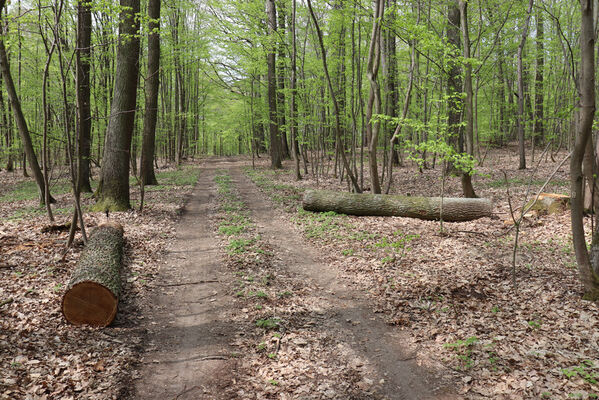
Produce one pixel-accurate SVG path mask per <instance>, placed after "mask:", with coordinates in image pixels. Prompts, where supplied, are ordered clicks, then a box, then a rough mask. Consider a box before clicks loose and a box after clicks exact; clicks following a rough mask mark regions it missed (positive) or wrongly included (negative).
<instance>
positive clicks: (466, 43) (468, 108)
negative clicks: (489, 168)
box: [460, 1, 477, 198]
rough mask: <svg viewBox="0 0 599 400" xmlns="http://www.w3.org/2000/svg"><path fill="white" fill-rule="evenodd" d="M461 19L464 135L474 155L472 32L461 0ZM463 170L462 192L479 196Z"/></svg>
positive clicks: (465, 8)
mask: <svg viewBox="0 0 599 400" xmlns="http://www.w3.org/2000/svg"><path fill="white" fill-rule="evenodd" d="M460 20H461V26H462V47H463V54H464V59H465V62H464V92H465V93H466V98H465V99H464V122H465V124H466V125H465V127H464V137H465V139H466V153H468V155H470V156H474V112H473V107H472V97H473V93H472V63H471V62H470V34H469V32H468V3H467V2H466V1H460ZM461 172H462V192H463V194H464V197H469V198H473V197H477V196H476V193H475V192H474V187H472V175H471V174H472V172H471V171H469V170H468V171H461Z"/></svg>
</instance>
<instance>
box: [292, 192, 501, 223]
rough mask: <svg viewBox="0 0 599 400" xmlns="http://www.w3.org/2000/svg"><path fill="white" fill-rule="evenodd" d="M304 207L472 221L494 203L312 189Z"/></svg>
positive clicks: (489, 211) (482, 214) (350, 213)
mask: <svg viewBox="0 0 599 400" xmlns="http://www.w3.org/2000/svg"><path fill="white" fill-rule="evenodd" d="M302 206H303V208H304V210H306V211H321V212H324V211H335V212H337V213H341V214H348V215H371V216H394V217H410V218H419V219H425V220H438V219H440V217H441V210H443V214H442V217H443V221H446V222H458V221H471V220H474V219H477V218H482V217H489V216H491V215H492V213H493V205H492V203H491V201H490V200H488V199H461V198H443V199H442V198H441V197H412V196H397V195H387V194H355V193H343V192H334V191H328V190H308V191H306V193H305V194H304V199H303V202H302Z"/></svg>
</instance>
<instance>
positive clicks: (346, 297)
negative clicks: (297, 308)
mask: <svg viewBox="0 0 599 400" xmlns="http://www.w3.org/2000/svg"><path fill="white" fill-rule="evenodd" d="M229 172H230V174H231V176H232V177H233V182H234V183H235V184H236V186H237V189H238V190H239V193H240V195H241V197H242V199H243V201H244V202H245V203H246V204H247V205H248V207H249V210H250V211H251V213H252V217H253V220H254V222H255V223H256V224H257V226H258V228H259V230H260V231H261V232H262V233H263V234H264V236H265V239H266V240H267V241H268V242H269V244H270V245H271V246H272V247H273V248H274V250H275V254H277V256H278V264H279V265H278V266H277V267H278V268H281V269H286V270H287V271H288V272H289V274H290V275H296V276H297V277H298V279H305V280H307V281H309V282H311V283H313V284H315V285H316V286H318V287H320V288H321V289H322V290H321V292H322V293H321V294H320V295H321V296H322V297H323V299H324V300H325V302H326V303H328V304H329V309H328V310H327V318H324V319H322V320H321V324H322V325H321V326H320V327H315V328H316V329H321V330H329V331H330V332H332V333H333V334H334V336H335V337H336V338H337V339H338V341H339V342H341V343H344V344H346V345H348V346H350V347H351V348H352V349H353V350H354V351H355V352H356V353H357V354H360V355H361V357H363V358H365V359H366V360H368V362H369V363H370V365H371V366H373V367H374V370H375V371H376V372H375V376H373V378H374V379H373V381H374V384H375V392H378V393H380V394H381V395H382V396H383V397H384V398H388V399H410V400H414V399H418V400H423V399H458V398H460V397H459V396H457V395H454V394H452V391H451V390H450V388H449V387H448V386H447V384H446V383H443V382H442V380H440V379H439V378H438V377H436V376H434V374H433V373H430V372H428V371H425V370H424V369H423V368H421V367H419V366H418V365H417V364H416V363H415V362H414V361H413V360H412V359H413V358H414V357H413V353H411V352H410V351H409V350H407V349H406V348H405V346H404V345H403V342H405V336H403V334H402V333H401V332H400V331H398V330H397V329H394V328H393V327H390V326H388V325H387V324H385V322H384V321H383V320H382V319H381V318H378V317H377V316H376V315H375V314H374V313H373V312H372V310H371V307H370V305H369V304H368V302H367V299H366V298H365V296H364V294H363V293H360V292H359V291H358V290H357V289H354V288H351V287H348V286H347V285H345V284H344V281H343V279H342V278H341V277H340V276H339V271H336V270H335V269H334V267H331V266H328V265H326V264H325V263H323V262H321V261H319V256H318V255H317V254H316V252H315V251H314V250H313V249H311V248H310V246H309V245H306V244H304V241H303V238H302V237H301V236H300V235H299V234H298V233H297V232H296V231H295V230H294V229H293V227H292V225H291V224H290V223H289V222H287V221H285V220H284V219H283V217H282V216H281V215H278V213H277V212H276V211H275V209H274V207H273V205H272V204H271V203H270V201H268V200H267V199H265V198H264V196H263V195H262V193H261V192H260V191H259V189H258V188H257V187H256V186H255V185H254V184H253V183H252V182H250V180H249V179H248V177H247V176H245V174H243V172H242V171H241V169H240V168H239V167H234V168H232V169H231V170H230V171H229Z"/></svg>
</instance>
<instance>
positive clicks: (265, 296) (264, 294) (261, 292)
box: [254, 290, 268, 299]
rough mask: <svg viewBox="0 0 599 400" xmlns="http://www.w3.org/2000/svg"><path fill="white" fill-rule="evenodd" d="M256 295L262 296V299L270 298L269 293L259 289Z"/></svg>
mask: <svg viewBox="0 0 599 400" xmlns="http://www.w3.org/2000/svg"><path fill="white" fill-rule="evenodd" d="M254 296H255V297H258V298H261V299H268V295H267V294H266V293H264V292H263V291H261V290H260V291H258V292H256V293H255V294H254Z"/></svg>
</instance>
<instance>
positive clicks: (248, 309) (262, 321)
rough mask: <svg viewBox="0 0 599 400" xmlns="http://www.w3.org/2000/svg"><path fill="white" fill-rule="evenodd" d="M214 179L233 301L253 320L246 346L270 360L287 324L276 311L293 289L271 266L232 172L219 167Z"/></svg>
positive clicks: (272, 358) (264, 246)
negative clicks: (232, 280)
mask: <svg viewBox="0 0 599 400" xmlns="http://www.w3.org/2000/svg"><path fill="white" fill-rule="evenodd" d="M214 182H215V183H216V186H217V187H216V189H217V200H218V207H219V214H218V218H217V230H218V234H219V235H220V237H221V238H222V240H223V242H224V249H225V252H226V256H227V257H226V260H227V265H228V266H229V267H230V268H232V269H233V270H234V275H235V284H234V289H233V290H234V295H235V298H236V301H235V305H236V306H238V307H239V308H240V309H241V311H242V313H243V316H244V318H245V319H248V320H249V321H253V327H252V329H250V331H249V332H247V337H248V338H251V341H253V343H254V345H253V347H252V346H250V347H249V348H248V349H247V350H248V351H250V352H251V353H253V355H251V356H253V357H256V356H257V357H259V358H260V359H262V360H263V362H271V361H274V360H276V359H277V351H278V347H277V346H276V343H277V341H278V340H280V339H281V338H282V336H283V335H284V332H285V330H286V325H287V321H285V320H283V318H281V317H280V316H277V315H280V312H281V306H283V305H284V304H286V303H288V302H289V301H290V300H289V299H290V298H292V297H293V296H294V293H293V291H292V290H291V288H290V287H288V286H287V284H286V283H285V282H286V281H284V280H280V279H279V278H278V275H277V274H278V273H280V272H279V271H275V270H274V266H273V264H272V258H273V254H272V253H271V252H270V251H269V247H268V242H267V241H266V240H265V239H263V238H262V236H261V235H260V234H259V232H258V231H257V229H256V226H255V225H254V224H253V222H252V219H251V214H250V213H249V212H248V211H247V207H246V205H245V203H244V202H243V201H242V199H241V198H240V196H239V194H238V192H237V190H236V188H235V185H234V182H233V180H232V178H231V176H229V175H228V174H227V172H226V171H219V172H218V173H217V175H216V176H215V178H214Z"/></svg>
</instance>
